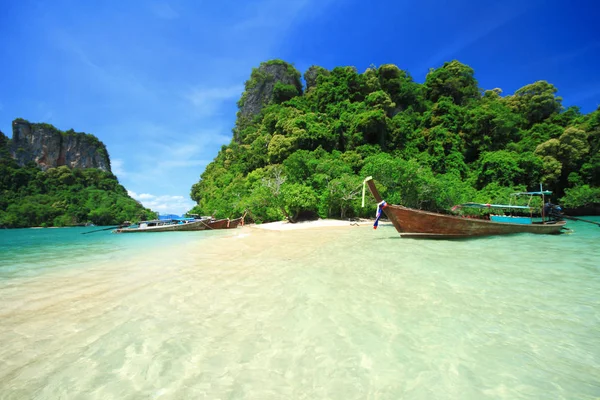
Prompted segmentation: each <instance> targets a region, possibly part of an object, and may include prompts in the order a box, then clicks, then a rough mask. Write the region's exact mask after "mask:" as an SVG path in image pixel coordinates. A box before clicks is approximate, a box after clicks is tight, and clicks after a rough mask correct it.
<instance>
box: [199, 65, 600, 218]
mask: <svg viewBox="0 0 600 400" xmlns="http://www.w3.org/2000/svg"><path fill="white" fill-rule="evenodd" d="M279 62H281V61H279ZM263 65H264V63H263ZM289 68H292V67H291V66H289ZM295 73H296V74H297V72H295ZM304 78H305V81H306V83H307V88H306V91H305V92H304V93H303V94H301V92H300V91H298V90H295V88H288V87H282V86H279V87H278V88H277V91H276V93H275V95H274V96H273V98H272V100H271V101H270V102H269V104H268V105H267V106H265V107H263V108H262V110H261V111H260V113H259V114H257V115H255V116H254V118H253V119H252V120H251V121H250V120H248V118H244V119H243V120H242V121H240V119H239V118H238V122H237V124H236V127H235V129H234V139H233V140H232V142H231V143H230V144H229V145H228V146H223V147H222V149H221V151H220V152H219V154H218V155H217V157H216V158H215V159H214V161H213V162H212V163H211V164H209V165H208V166H207V168H206V170H205V171H204V172H203V174H202V175H201V179H200V181H199V182H198V183H196V184H195V185H193V187H192V190H191V198H192V199H193V200H195V201H196V202H197V203H198V205H197V206H196V207H195V208H194V212H197V213H200V214H207V213H216V214H219V215H222V216H235V215H238V214H240V213H241V212H242V211H243V210H246V209H247V210H249V211H250V213H251V216H252V217H253V218H254V219H255V220H257V221H269V220H275V219H280V218H282V217H288V218H290V219H294V218H297V217H298V216H300V215H302V214H306V215H308V214H312V215H319V216H321V217H342V218H344V217H349V216H361V215H372V214H371V213H372V211H373V208H374V205H373V202H372V201H371V203H370V207H368V208H365V209H361V207H360V195H361V182H362V180H363V178H364V177H366V176H369V175H371V176H373V177H374V178H375V180H376V181H377V182H378V185H379V187H380V191H381V192H382V195H383V196H384V198H386V199H387V200H388V201H390V202H393V203H401V204H404V205H406V206H410V207H418V208H423V209H428V210H444V209H447V208H449V207H450V206H452V205H453V204H455V203H460V202H465V201H478V202H492V201H495V202H501V201H508V197H509V194H510V193H512V192H513V191H516V190H526V189H538V188H539V184H540V183H543V184H544V187H545V188H548V189H551V190H553V191H554V192H555V194H556V197H555V198H554V199H553V200H554V201H555V202H556V201H559V200H562V201H563V202H564V204H566V205H568V206H570V207H579V206H585V205H589V204H592V203H600V155H599V153H598V148H599V147H600V109H599V110H596V111H594V112H592V113H590V114H587V115H583V114H581V113H580V112H579V109H578V108H577V107H569V108H567V109H564V108H563V107H562V105H561V100H562V99H561V98H560V97H557V96H556V91H557V89H556V88H555V87H554V86H553V85H551V84H550V83H548V82H545V81H538V82H535V83H532V84H530V85H527V86H525V87H523V88H521V89H519V90H517V91H516V92H515V93H514V94H513V95H508V96H502V91H501V90H500V89H493V90H482V89H480V88H479V86H478V83H477V81H476V79H475V77H474V71H473V69H471V68H470V67H469V66H467V65H464V64H461V63H460V62H458V61H451V62H446V63H445V64H444V65H443V66H441V67H440V68H437V69H432V70H431V71H430V72H429V73H428V74H427V78H426V80H425V83H423V84H419V83H417V82H414V81H413V79H412V78H411V76H410V74H409V73H408V72H406V71H403V70H401V69H399V68H398V67H396V66H395V65H382V66H380V67H379V68H375V67H371V68H369V69H367V70H366V71H365V72H364V73H362V74H360V73H358V72H357V71H356V69H355V68H353V67H338V68H334V69H333V70H332V71H328V70H325V69H324V68H321V67H315V66H313V67H311V68H310V69H309V70H308V71H307V73H306V74H305V76H304ZM247 89H248V85H247ZM242 98H243V99H245V96H243V97H242Z"/></svg>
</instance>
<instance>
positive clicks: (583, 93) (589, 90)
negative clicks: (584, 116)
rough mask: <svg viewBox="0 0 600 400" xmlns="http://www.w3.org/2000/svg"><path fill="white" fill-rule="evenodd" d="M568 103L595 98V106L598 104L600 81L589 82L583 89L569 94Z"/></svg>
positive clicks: (599, 104)
mask: <svg viewBox="0 0 600 400" xmlns="http://www.w3.org/2000/svg"><path fill="white" fill-rule="evenodd" d="M568 98H569V103H572V104H579V103H582V102H584V101H586V100H590V99H593V98H595V99H596V106H600V82H597V83H591V84H590V85H588V86H587V87H586V88H585V89H582V90H580V91H578V92H575V93H573V94H572V95H569V97H568Z"/></svg>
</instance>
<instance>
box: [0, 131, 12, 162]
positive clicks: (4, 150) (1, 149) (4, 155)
mask: <svg viewBox="0 0 600 400" xmlns="http://www.w3.org/2000/svg"><path fill="white" fill-rule="evenodd" d="M9 143H10V141H9V140H8V138H7V137H6V135H5V134H4V133H3V132H2V131H0V161H2V160H4V159H10V158H12V157H11V155H10V151H9V147H8V144H9Z"/></svg>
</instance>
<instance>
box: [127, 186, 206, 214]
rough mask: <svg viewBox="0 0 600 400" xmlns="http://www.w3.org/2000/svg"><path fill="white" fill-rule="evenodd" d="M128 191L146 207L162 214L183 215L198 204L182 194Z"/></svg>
mask: <svg viewBox="0 0 600 400" xmlns="http://www.w3.org/2000/svg"><path fill="white" fill-rule="evenodd" d="M127 193H128V194H129V195H130V196H131V197H133V198H134V199H136V200H137V201H139V202H140V203H142V204H143V205H144V207H146V208H149V209H151V210H152V211H157V212H159V213H160V214H177V215H183V214H184V213H185V212H187V211H189V210H190V209H191V208H192V207H194V206H195V205H196V203H194V202H193V201H191V200H188V199H186V198H185V197H183V196H180V195H154V194H151V193H141V194H137V193H135V192H133V191H130V190H128V191H127Z"/></svg>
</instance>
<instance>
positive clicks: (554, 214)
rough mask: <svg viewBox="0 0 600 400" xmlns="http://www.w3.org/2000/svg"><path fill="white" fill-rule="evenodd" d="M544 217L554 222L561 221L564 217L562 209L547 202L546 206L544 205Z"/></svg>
mask: <svg viewBox="0 0 600 400" xmlns="http://www.w3.org/2000/svg"><path fill="white" fill-rule="evenodd" d="M544 215H545V216H547V217H548V218H551V219H553V220H556V221H560V220H561V219H562V215H563V212H562V207H561V206H559V205H556V204H552V203H550V202H547V203H546V204H544Z"/></svg>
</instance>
